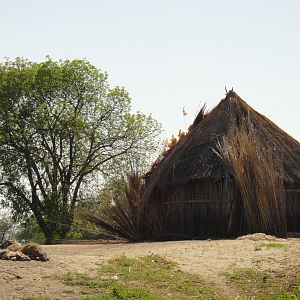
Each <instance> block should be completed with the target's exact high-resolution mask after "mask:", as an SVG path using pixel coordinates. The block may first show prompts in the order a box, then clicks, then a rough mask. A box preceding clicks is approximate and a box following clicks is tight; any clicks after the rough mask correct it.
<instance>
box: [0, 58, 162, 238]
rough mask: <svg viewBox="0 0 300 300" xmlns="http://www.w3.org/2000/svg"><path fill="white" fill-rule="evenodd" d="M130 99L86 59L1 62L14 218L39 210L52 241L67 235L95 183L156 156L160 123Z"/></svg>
mask: <svg viewBox="0 0 300 300" xmlns="http://www.w3.org/2000/svg"><path fill="white" fill-rule="evenodd" d="M130 104H131V101H130V98H129V96H128V93H127V92H126V91H125V90H124V89H123V88H120V87H115V88H110V86H109V84H108V82H107V74H106V73H102V72H101V71H99V70H98V69H97V68H95V67H94V66H92V65H91V64H90V63H89V62H87V61H86V60H71V61H70V60H65V61H53V60H51V59H50V58H48V59H47V60H46V61H44V62H41V63H36V62H31V61H28V60H25V59H22V58H18V59H16V60H14V61H6V62H5V63H2V64H0V167H1V170H0V171H1V183H0V188H1V190H0V192H1V194H2V199H4V200H2V203H3V204H4V205H6V206H9V207H10V208H11V209H12V211H13V213H14V216H15V218H17V219H26V218H28V217H29V216H30V215H34V217H35V218H36V221H37V223H38V225H39V226H40V228H41V230H42V232H43V233H44V235H45V237H46V242H48V243H50V242H51V241H52V240H53V238H56V237H59V238H65V237H66V236H67V233H68V231H69V230H70V227H71V225H72V223H73V219H74V210H75V207H76V206H77V205H78V204H79V203H80V202H81V201H83V200H84V199H85V198H87V197H91V195H92V194H93V192H94V191H95V189H96V187H95V184H96V183H99V182H102V181H103V177H104V176H107V175H108V174H110V173H111V172H114V173H116V169H114V170H113V168H115V166H122V165H123V166H125V167H126V166H128V164H127V163H125V164H124V163H123V164H122V163H121V162H122V161H123V162H124V161H138V162H139V161H141V160H145V158H146V157H149V155H150V154H151V152H152V151H153V150H155V149H157V145H158V142H157V138H158V136H159V133H160V125H159V124H158V123H157V122H156V121H155V120H154V119H153V118H152V117H151V116H146V115H144V114H142V113H135V114H132V113H131V112H130V109H131V107H130ZM128 158H130V159H128ZM122 171H123V170H122Z"/></svg>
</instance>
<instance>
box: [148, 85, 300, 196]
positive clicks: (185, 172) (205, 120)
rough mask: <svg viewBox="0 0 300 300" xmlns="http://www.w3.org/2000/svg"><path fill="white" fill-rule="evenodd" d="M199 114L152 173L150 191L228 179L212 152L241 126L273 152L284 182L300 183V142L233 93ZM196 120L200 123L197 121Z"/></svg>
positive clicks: (216, 156) (224, 169) (226, 170)
mask: <svg viewBox="0 0 300 300" xmlns="http://www.w3.org/2000/svg"><path fill="white" fill-rule="evenodd" d="M199 114H201V116H200V117H199ZM199 114H198V116H197V117H196V118H195V121H194V123H193V126H192V128H191V130H190V131H189V132H188V133H187V135H186V136H185V137H184V138H183V139H182V140H181V142H180V143H178V144H177V145H176V146H175V147H174V149H172V151H171V152H170V153H169V155H167V156H166V157H164V158H163V159H162V160H161V161H160V162H159V164H158V165H157V167H156V168H155V169H154V170H153V171H152V172H151V174H150V177H149V180H148V182H149V186H148V188H149V189H150V190H152V189H153V188H165V187H168V186H174V185H178V184H184V183H187V182H191V181H198V180H203V179H213V180H220V179H221V178H224V177H225V176H228V174H229V170H228V169H227V168H226V166H225V165H224V164H223V162H222V160H221V159H220V157H218V155H217V154H216V151H215V150H216V149H217V146H218V145H219V144H220V143H222V141H223V138H224V137H226V136H229V133H230V132H232V130H234V129H235V128H240V127H242V126H243V127H244V128H246V130H248V131H249V132H250V131H251V132H252V133H254V134H255V135H257V136H258V138H259V140H260V141H261V144H262V145H263V147H264V149H266V150H269V151H273V152H274V156H275V157H276V159H277V160H278V161H279V162H280V164H281V165H282V168H283V177H284V181H285V182H287V183H289V184H295V183H299V184H300V143H299V142H298V141H297V140H295V139H294V138H292V137H291V136H289V135H288V134H287V133H286V132H284V131H283V130H282V129H280V128H279V127H278V126H277V125H275V124H274V123H273V122H272V121H270V120H269V119H268V118H267V117H265V116H263V115H262V114H260V113H258V112H257V111H255V110H254V109H253V108H252V107H251V106H250V105H248V104H247V103H246V102H245V101H244V100H243V99H241V98H240V97H239V96H238V94H237V93H235V92H234V91H233V90H230V91H229V92H228V93H227V94H226V96H225V98H224V99H222V100H221V101H220V103H219V104H218V105H217V106H216V107H215V108H213V109H212V110H211V111H210V112H209V113H206V114H204V111H203V110H200V112H199ZM197 118H198V120H200V121H196V120H197Z"/></svg>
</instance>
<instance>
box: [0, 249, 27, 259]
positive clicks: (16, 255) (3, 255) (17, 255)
mask: <svg viewBox="0 0 300 300" xmlns="http://www.w3.org/2000/svg"><path fill="white" fill-rule="evenodd" d="M0 259H5V260H22V261H29V260H31V259H30V258H29V257H28V256H27V255H25V254H23V253H22V252H19V251H16V252H15V251H10V250H8V249H1V250H0Z"/></svg>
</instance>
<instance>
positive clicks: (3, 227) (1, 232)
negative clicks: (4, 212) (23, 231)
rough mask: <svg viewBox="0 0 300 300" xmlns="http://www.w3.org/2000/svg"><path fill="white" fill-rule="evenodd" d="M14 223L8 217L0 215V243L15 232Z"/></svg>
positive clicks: (10, 237)
mask: <svg viewBox="0 0 300 300" xmlns="http://www.w3.org/2000/svg"><path fill="white" fill-rule="evenodd" d="M16 227H17V226H16V224H15V223H14V222H13V220H12V219H11V218H9V217H4V216H1V217H0V243H2V242H3V241H4V240H8V239H12V238H13V237H14V235H15V233H16Z"/></svg>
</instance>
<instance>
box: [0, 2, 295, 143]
mask: <svg viewBox="0 0 300 300" xmlns="http://www.w3.org/2000/svg"><path fill="white" fill-rule="evenodd" d="M0 4H1V6H0V7H1V15H0V38H1V40H0V59H1V60H2V61H3V60H4V57H9V58H10V59H14V58H15V57H17V56H21V57H25V58H28V59H30V60H34V61H41V60H44V59H45V56H46V55H50V56H51V57H52V58H53V59H60V58H61V59H66V58H68V59H74V58H86V59H87V60H88V61H90V62H91V63H92V64H93V65H95V66H96V67H97V68H99V69H101V70H103V71H107V72H108V74H109V82H110V84H111V86H115V85H120V86H124V87H125V89H126V90H127V91H128V92H129V94H130V96H131V97H132V106H133V109H134V110H140V111H142V112H144V113H146V114H150V113H151V114H152V115H153V117H154V118H156V119H157V120H158V121H159V122H161V123H162V126H163V129H164V130H165V133H164V136H168V137H170V136H171V134H172V133H177V132H178V129H179V128H182V129H185V127H187V126H188V125H189V124H190V123H191V122H192V120H193V118H194V117H195V115H196V113H197V111H198V109H199V107H200V106H201V105H202V104H203V103H204V102H206V103H207V106H208V108H212V107H214V106H215V105H216V104H217V103H218V102H219V101H220V100H221V99H222V98H223V97H224V95H225V88H224V87H225V86H227V88H228V89H229V88H231V87H233V88H234V90H235V91H236V92H237V93H238V94H239V95H240V96H241V97H242V98H243V99H244V100H246V101H247V102H248V104H250V105H251V106H252V107H253V108H254V109H256V110H258V111H259V112H260V113H262V114H264V115H266V116H267V117H269V118H270V119H271V120H272V121H274V122H275V123H277V124H278V125H279V126H280V127H281V128H282V129H284V130H285V131H286V132H288V133H289V134H290V135H292V136H293V137H294V138H296V139H297V140H300V126H299V119H300V91H299V86H300V1H292V0H286V1H283V0H280V1H276V0H270V1H267V0H251V1H250V0H248V1H243V0H236V1H233V0H226V1H225V0H224V1H221V0H219V1H214V0H211V1H201V0H198V1H196V0H195V1H192V0H181V1H176V0H149V1H146V0H136V1H133V0H118V1H117V0H107V1H102V0H84V1H76V0H51V1H50V0H26V1H24V0H10V1H8V0H0ZM183 107H185V108H186V110H187V112H188V116H187V117H186V118H184V117H183V115H182V108H183Z"/></svg>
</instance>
